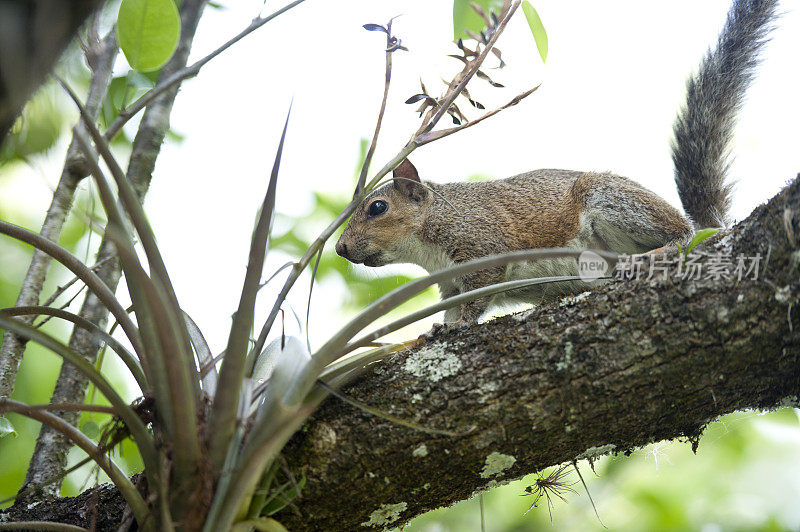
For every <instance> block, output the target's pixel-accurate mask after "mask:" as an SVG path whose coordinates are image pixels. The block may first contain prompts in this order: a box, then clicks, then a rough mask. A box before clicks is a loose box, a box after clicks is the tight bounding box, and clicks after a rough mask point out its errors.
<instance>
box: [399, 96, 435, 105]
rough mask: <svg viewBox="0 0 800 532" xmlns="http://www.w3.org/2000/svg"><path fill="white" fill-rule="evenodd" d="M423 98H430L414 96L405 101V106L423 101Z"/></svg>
mask: <svg viewBox="0 0 800 532" xmlns="http://www.w3.org/2000/svg"><path fill="white" fill-rule="evenodd" d="M425 98H430V96H428V95H427V94H415V95H414V96H412V97H411V98H409V99H408V100H406V102H405V103H407V104H412V103H417V102H418V101H420V100H424V99H425Z"/></svg>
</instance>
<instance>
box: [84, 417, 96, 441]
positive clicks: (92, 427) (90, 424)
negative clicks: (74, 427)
mask: <svg viewBox="0 0 800 532" xmlns="http://www.w3.org/2000/svg"><path fill="white" fill-rule="evenodd" d="M81 432H83V433H84V434H86V436H87V437H89V438H91V439H93V440H96V439H97V437H98V436H100V425H98V424H97V423H95V422H94V421H86V422H85V423H81Z"/></svg>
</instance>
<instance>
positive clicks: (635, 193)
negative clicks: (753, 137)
mask: <svg viewBox="0 0 800 532" xmlns="http://www.w3.org/2000/svg"><path fill="white" fill-rule="evenodd" d="M418 179H419V178H418V176H417V174H416V170H415V169H414V168H413V165H411V163H410V162H408V161H405V162H404V164H403V167H402V168H400V169H398V172H396V178H395V181H394V182H393V183H390V184H387V185H384V186H383V187H381V188H380V189H378V190H376V191H374V192H373V193H372V194H370V195H369V196H368V197H367V199H366V200H365V201H364V202H363V203H362V204H361V206H360V207H359V208H358V209H357V210H356V212H355V213H353V215H352V217H351V219H350V223H349V224H348V226H347V228H346V229H345V231H344V233H343V234H342V236H341V238H340V239H339V242H338V243H337V245H336V251H337V252H338V253H339V254H340V255H342V256H344V257H346V258H347V259H348V260H350V261H352V262H356V263H364V264H366V265H368V266H380V265H383V264H390V263H396V262H410V263H414V264H418V265H420V266H422V267H423V268H425V269H427V270H428V271H435V270H438V269H442V268H445V267H447V266H449V265H452V264H456V263H459V262H464V261H467V260H470V259H474V258H477V257H483V256H486V255H492V254H498V253H505V252H509V251H516V250H521V249H533V248H547V247H573V248H594V249H605V250H610V251H615V252H618V253H642V252H645V251H649V250H651V249H653V248H656V247H658V246H662V245H664V244H666V243H668V242H673V241H676V240H680V239H684V238H686V237H687V236H688V235H689V234H690V233H691V226H690V225H689V223H688V222H687V221H686V219H685V218H684V217H683V216H682V215H681V214H680V213H679V212H678V211H677V210H676V209H675V208H673V207H672V206H670V205H669V204H668V203H666V202H665V201H664V200H662V199H661V198H659V197H658V196H657V195H656V194H654V193H653V192H650V191H649V190H647V189H645V188H644V187H642V186H640V185H638V184H636V183H634V182H633V181H631V180H629V179H626V178H624V177H620V176H617V175H613V174H598V173H591V172H576V171H570V170H535V171H533V172H528V173H525V174H520V175H517V176H514V177H509V178H507V179H501V180H494V181H482V182H468V183H445V184H437V183H430V182H424V183H423V182H420V181H418ZM376 202H385V203H386V205H387V208H386V210H385V211H384V212H382V213H381V214H379V215H377V216H371V215H370V214H369V211H370V207H371V206H372V205H373V204H374V203H376ZM577 273H578V272H577V266H576V263H575V261H574V260H567V259H553V260H547V261H537V262H535V263H526V264H517V265H512V266H508V267H496V268H489V269H485V270H480V271H477V272H474V273H471V274H468V275H466V276H464V277H461V278H457V279H453V280H452V282H449V283H442V284H441V285H440V290H441V293H442V297H443V298H447V297H451V296H453V295H455V294H458V293H461V292H465V291H468V290H473V289H475V288H480V287H483V286H488V285H490V284H495V283H498V282H502V281H504V280H512V279H524V278H532V277H538V276H554V275H577ZM589 286H590V285H589V284H586V283H584V282H582V281H570V282H560V283H551V284H545V285H537V286H534V287H530V288H528V289H524V290H517V291H515V292H512V293H510V294H504V295H502V296H495V297H494V299H493V300H492V301H489V300H488V299H486V300H477V301H473V302H470V303H466V304H464V305H462V306H461V308H460V309H455V310H453V311H450V312H448V313H447V314H446V316H445V319H446V321H456V320H460V321H461V322H465V323H466V322H472V321H475V320H477V319H478V318H479V317H480V316H481V315H482V314H483V313H484V312H485V311H486V309H487V307H488V306H489V304H490V303H502V302H505V301H524V302H534V303H538V302H542V301H546V300H551V299H553V298H555V297H558V296H561V295H565V294H571V293H576V292H579V291H581V290H585V289H587V288H589Z"/></svg>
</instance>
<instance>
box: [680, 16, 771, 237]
mask: <svg viewBox="0 0 800 532" xmlns="http://www.w3.org/2000/svg"><path fill="white" fill-rule="evenodd" d="M777 6H778V0H734V1H733V5H732V6H731V9H730V11H729V12H728V18H727V21H726V22H725V27H724V28H723V30H722V33H721V34H720V36H719V39H718V41H717V45H716V48H715V49H714V50H709V51H708V54H707V55H706V57H705V58H704V59H703V61H702V63H701V65H700V69H699V71H698V72H697V74H695V75H694V76H692V77H690V78H689V79H688V81H687V84H686V92H687V94H686V105H685V107H684V108H683V109H682V110H681V113H680V114H679V115H678V118H677V120H676V121H675V126H674V134H675V139H674V142H673V145H672V161H673V163H674V164H675V183H676V184H677V185H678V191H679V193H680V197H681V202H682V203H683V208H684V209H685V210H686V213H687V214H688V215H689V216H690V217H691V218H692V220H693V221H694V223H695V224H696V225H697V226H698V227H701V228H702V227H717V226H719V225H724V224H725V223H726V215H727V212H728V207H729V206H730V202H731V199H730V196H731V185H730V183H726V182H725V176H726V173H727V171H728V166H729V161H728V145H729V144H730V141H731V138H732V137H733V130H734V126H735V124H736V113H737V112H738V110H739V108H740V107H741V105H742V100H743V99H744V94H745V91H746V89H747V87H748V85H749V84H750V81H751V79H752V77H753V72H754V70H755V67H756V65H757V64H758V53H759V51H760V50H761V48H762V47H763V46H764V43H765V42H766V41H767V40H768V39H767V35H768V34H769V31H770V30H771V27H772V22H773V21H774V20H775V17H776V10H777Z"/></svg>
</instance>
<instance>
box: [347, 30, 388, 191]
mask: <svg viewBox="0 0 800 532" xmlns="http://www.w3.org/2000/svg"><path fill="white" fill-rule="evenodd" d="M393 21H394V19H392V20H390V21H389V23H388V24H386V71H385V75H384V79H385V82H384V85H383V100H381V109H380V111H379V112H378V120H377V122H376V123H375V133H373V134H372V142H371V143H370V145H369V149H368V150H367V155H366V157H364V164H363V165H361V173H360V174H359V176H358V184H357V185H356V191H355V193H354V194H353V197H355V196H357V195H359V194H360V193H361V191H363V190H364V184H365V183H366V181H367V172H368V171H369V164H370V163H371V162H372V156H373V155H374V154H375V147H376V146H377V144H378V134H379V133H380V131H381V122H382V121H383V113H384V111H385V110H386V99H387V97H388V96H389V83H390V82H391V80H392V54H393V53H394V51H395V50H397V48H392V46H393V42H395V41H397V39H396V38H395V37H393V36H392V22H393Z"/></svg>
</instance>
